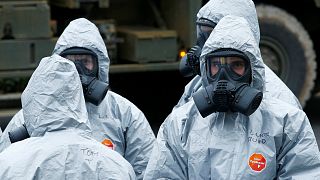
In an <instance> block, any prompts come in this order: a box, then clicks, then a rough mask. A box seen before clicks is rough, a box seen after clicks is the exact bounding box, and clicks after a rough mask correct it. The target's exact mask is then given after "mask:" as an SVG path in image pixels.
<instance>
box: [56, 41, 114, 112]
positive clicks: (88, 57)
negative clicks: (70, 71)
mask: <svg viewBox="0 0 320 180" xmlns="http://www.w3.org/2000/svg"><path fill="white" fill-rule="evenodd" d="M61 56H62V57H64V58H66V59H69V60H71V61H72V62H74V64H75V66H76V68H77V71H78V73H79V76H80V80H81V84H82V87H83V93H84V98H85V100H86V101H87V102H90V103H92V104H94V105H96V106H98V105H99V104H100V103H101V101H102V100H103V99H104V97H105V96H106V94H107V92H108V84H107V83H105V82H103V81H100V80H99V79H98V67H99V66H98V58H97V56H96V55H95V54H94V53H93V52H92V51H91V50H88V49H85V48H79V47H74V48H69V49H66V50H65V51H63V52H62V53H61Z"/></svg>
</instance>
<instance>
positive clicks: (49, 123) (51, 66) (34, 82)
mask: <svg viewBox="0 0 320 180" xmlns="http://www.w3.org/2000/svg"><path fill="white" fill-rule="evenodd" d="M21 102H22V108H23V116H24V120H25V124H26V128H27V130H28V132H29V134H30V136H31V137H35V136H43V135H44V134H45V133H46V132H50V131H58V130H65V129H71V128H73V129H77V130H80V131H84V132H86V133H89V132H90V124H89V121H88V114H87V110H86V106H85V100H84V96H83V90H82V85H81V82H80V78H79V74H78V72H77V69H76V67H75V65H74V63H73V62H71V61H69V60H67V59H64V58H62V57H60V56H58V55H52V56H51V57H46V58H43V59H42V60H41V62H40V64H39V66H38V67H37V69H36V70H35V71H34V73H33V74H32V76H31V78H30V80H29V82H28V85H27V87H26V88H25V90H24V91H23V93H22V96H21Z"/></svg>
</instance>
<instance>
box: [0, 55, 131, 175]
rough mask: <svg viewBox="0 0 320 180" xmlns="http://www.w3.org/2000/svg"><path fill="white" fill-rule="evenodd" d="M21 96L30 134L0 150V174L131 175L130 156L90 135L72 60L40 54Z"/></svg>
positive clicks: (79, 85) (83, 101)
mask: <svg viewBox="0 0 320 180" xmlns="http://www.w3.org/2000/svg"><path fill="white" fill-rule="evenodd" d="M21 102H22V109H23V117H24V122H25V128H26V130H27V132H28V134H29V135H30V136H31V137H30V138H27V139H24V140H22V141H18V142H15V143H13V144H12V145H11V146H9V147H8V148H6V149H5V150H4V151H2V152H1V153H0V166H1V168H0V179H3V180H5V179H24V180H25V179H57V180H58V179H59V180H60V179H132V180H133V179H136V176H135V173H134V171H133V168H132V166H131V165H130V163H129V162H127V161H126V160H125V159H124V158H123V157H122V156H121V155H120V154H119V153H117V152H115V151H113V150H111V149H109V148H105V146H104V145H103V144H101V143H100V142H98V141H96V140H95V139H93V138H92V131H91V128H90V122H89V120H88V114H87V110H86V105H85V99H84V95H83V90H82V85H81V82H80V78H79V74H78V72H77V69H76V66H75V64H74V63H73V62H71V61H70V60H67V59H64V58H62V57H61V56H58V55H52V56H51V57H46V58H43V59H42V60H41V62H40V64H39V66H38V67H37V69H36V70H35V72H34V73H33V75H32V76H31V78H30V80H29V82H28V85H27V87H26V89H25V90H24V91H23V93H22V96H21Z"/></svg>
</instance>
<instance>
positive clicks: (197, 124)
mask: <svg viewBox="0 0 320 180" xmlns="http://www.w3.org/2000/svg"><path fill="white" fill-rule="evenodd" d="M220 48H233V49H236V50H239V51H242V52H244V53H245V54H246V55H247V56H248V57H249V59H250V64H251V67H252V79H253V81H252V83H251V86H252V87H254V88H257V89H260V90H263V89H264V85H265V81H264V64H263V62H262V59H261V55H260V51H259V47H258V44H257V43H256V40H255V38H254V36H253V34H252V31H251V29H250V27H249V24H248V23H247V21H246V20H245V19H244V18H241V17H236V16H229V15H228V16H225V17H224V18H222V19H221V20H220V22H219V23H218V25H217V26H216V28H215V30H214V31H213V32H212V33H211V35H210V37H209V39H208V40H207V42H206V43H205V45H204V47H203V51H202V54H201V57H200V62H201V64H200V69H201V74H202V75H204V74H205V73H206V72H205V71H206V68H205V67H204V66H205V55H206V54H208V53H210V52H212V51H214V50H217V49H220ZM202 81H203V82H202V83H204V84H206V83H207V80H206V78H205V76H203V79H202ZM161 178H163V179H234V180H242V179H246V180H249V179H261V180H263V179H265V180H270V179H279V180H282V179H319V178H320V154H319V149H318V145H317V142H316V139H315V136H314V133H313V130H312V128H311V126H310V122H309V120H308V117H307V116H306V114H305V113H304V112H303V111H302V110H300V109H298V108H296V107H294V106H292V105H290V104H287V103H285V102H283V101H281V100H279V99H278V98H275V97H271V96H265V97H264V98H263V100H262V102H261V104H260V106H259V108H258V109H257V110H256V111H255V112H254V113H253V114H252V115H250V116H245V115H243V114H241V113H237V112H227V113H213V114H211V115H209V116H207V117H206V118H202V116H201V115H200V113H199V111H198V110H197V108H196V106H195V104H194V101H193V99H191V100H190V101H189V102H187V103H186V104H184V105H181V106H180V107H177V108H175V109H173V111H172V113H171V114H170V115H169V116H168V117H167V119H166V120H165V122H164V123H163V124H162V125H161V128H160V130H159V132H158V136H157V141H156V143H155V146H154V149H153V152H152V155H151V157H150V161H149V164H148V166H147V170H146V172H145V179H146V180H149V179H161Z"/></svg>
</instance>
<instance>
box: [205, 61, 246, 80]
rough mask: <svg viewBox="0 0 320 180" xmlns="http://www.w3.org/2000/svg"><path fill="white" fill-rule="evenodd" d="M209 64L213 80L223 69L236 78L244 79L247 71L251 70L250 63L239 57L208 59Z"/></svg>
mask: <svg viewBox="0 0 320 180" xmlns="http://www.w3.org/2000/svg"><path fill="white" fill-rule="evenodd" d="M207 61H208V62H209V63H208V64H209V72H210V75H211V77H212V78H214V77H215V75H216V74H218V72H219V71H220V69H221V68H223V67H225V68H226V69H227V70H228V71H230V72H231V73H232V74H233V75H235V76H236V77H242V76H243V75H245V73H246V71H247V69H248V68H249V63H248V61H247V60H245V59H243V58H241V57H237V56H230V57H212V56H211V57H210V56H209V57H208V59H207Z"/></svg>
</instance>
